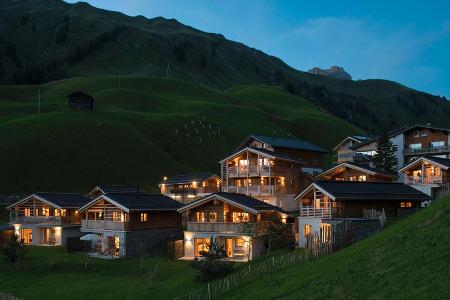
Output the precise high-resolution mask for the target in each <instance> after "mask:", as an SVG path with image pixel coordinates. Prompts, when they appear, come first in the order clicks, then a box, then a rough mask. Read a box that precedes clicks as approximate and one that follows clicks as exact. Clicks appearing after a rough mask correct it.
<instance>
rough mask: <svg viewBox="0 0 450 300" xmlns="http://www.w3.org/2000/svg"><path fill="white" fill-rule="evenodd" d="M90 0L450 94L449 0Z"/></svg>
mask: <svg viewBox="0 0 450 300" xmlns="http://www.w3.org/2000/svg"><path fill="white" fill-rule="evenodd" d="M68 2H71V3H73V2H76V1H68ZM88 2H89V3H90V4H91V5H93V6H96V7H99V8H104V9H108V10H115V11H120V12H123V13H125V14H127V15H131V16H135V15H143V16H146V17H148V18H152V17H156V16H163V17H166V18H175V19H177V20H178V21H180V22H182V23H184V24H187V25H190V26H193V27H195V28H198V29H201V30H204V31H207V32H214V33H221V34H223V35H224V36H225V37H226V38H228V39H231V40H234V41H238V42H242V43H244V44H246V45H248V46H250V47H254V48H257V49H259V50H262V51H264V52H266V53H268V54H271V55H274V56H277V57H279V58H281V59H283V60H284V61H285V62H286V63H287V64H289V65H290V66H292V67H294V68H296V69H299V70H303V71H305V70H309V69H310V68H312V67H315V66H317V67H321V68H328V67H329V66H331V65H338V66H342V67H344V68H345V69H346V70H347V72H349V73H350V74H351V75H352V77H353V79H368V78H383V79H389V80H394V81H397V82H400V83H402V84H405V85H407V86H409V87H412V88H415V89H418V90H422V91H426V92H429V93H432V94H438V95H441V96H444V95H445V96H446V97H447V98H450V75H449V73H450V1H414V0H411V1H395V3H392V2H394V1H345V0H341V1H276V0H246V1H238V0H228V1H200V0H193V1H186V0H184V1H182V0H127V1H123V0H90V1H88ZM357 3H358V4H357Z"/></svg>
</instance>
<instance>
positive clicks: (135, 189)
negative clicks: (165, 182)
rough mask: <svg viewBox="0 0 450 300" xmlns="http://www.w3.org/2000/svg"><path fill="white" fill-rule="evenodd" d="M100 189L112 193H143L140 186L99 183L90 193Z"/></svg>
mask: <svg viewBox="0 0 450 300" xmlns="http://www.w3.org/2000/svg"><path fill="white" fill-rule="evenodd" d="M97 190H99V191H100V192H102V194H111V193H142V192H145V191H143V190H142V189H141V188H140V187H139V186H130V185H97V186H95V187H94V188H93V189H92V190H91V191H90V192H89V194H92V193H93V192H95V191H97Z"/></svg>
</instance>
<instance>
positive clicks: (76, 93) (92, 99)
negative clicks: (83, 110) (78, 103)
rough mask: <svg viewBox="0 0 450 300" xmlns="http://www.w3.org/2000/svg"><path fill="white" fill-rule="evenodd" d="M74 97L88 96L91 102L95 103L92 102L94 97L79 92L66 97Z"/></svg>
mask: <svg viewBox="0 0 450 300" xmlns="http://www.w3.org/2000/svg"><path fill="white" fill-rule="evenodd" d="M76 95H83V96H88V97H89V98H90V99H91V100H92V101H95V100H94V97H92V96H91V95H89V94H86V93H84V92H80V91H76V92H73V93H71V94H69V95H67V97H72V96H76Z"/></svg>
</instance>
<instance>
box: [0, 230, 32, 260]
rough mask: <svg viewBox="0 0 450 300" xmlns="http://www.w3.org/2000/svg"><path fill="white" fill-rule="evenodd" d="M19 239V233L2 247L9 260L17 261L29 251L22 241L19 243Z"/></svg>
mask: <svg viewBox="0 0 450 300" xmlns="http://www.w3.org/2000/svg"><path fill="white" fill-rule="evenodd" d="M17 239H18V236H17V235H13V236H11V239H10V240H9V241H8V242H7V243H6V245H5V246H4V247H3V248H2V253H3V255H4V256H5V258H6V260H7V261H9V262H16V261H18V260H19V259H22V258H23V257H24V256H25V254H26V252H27V249H26V248H25V246H24V245H23V244H22V243H19V242H18V241H17Z"/></svg>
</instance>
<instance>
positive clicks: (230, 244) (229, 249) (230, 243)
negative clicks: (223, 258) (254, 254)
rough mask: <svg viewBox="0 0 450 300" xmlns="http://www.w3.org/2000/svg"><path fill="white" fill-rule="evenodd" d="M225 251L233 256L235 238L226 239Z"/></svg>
mask: <svg viewBox="0 0 450 300" xmlns="http://www.w3.org/2000/svg"><path fill="white" fill-rule="evenodd" d="M225 251H226V252H227V256H228V257H232V256H233V239H228V238H227V239H225Z"/></svg>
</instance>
